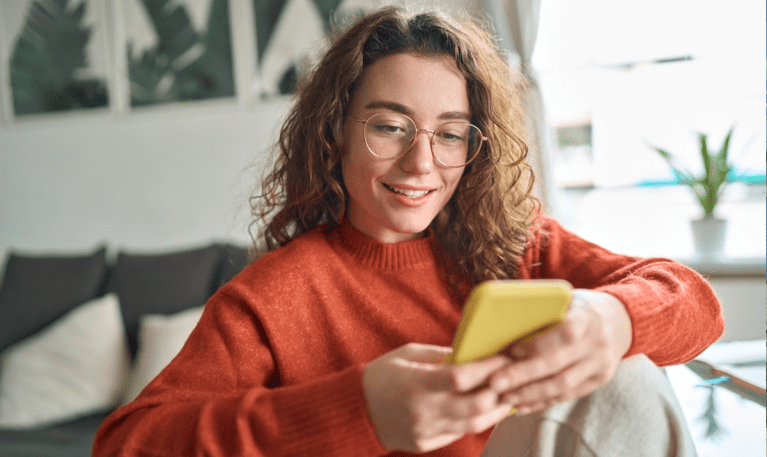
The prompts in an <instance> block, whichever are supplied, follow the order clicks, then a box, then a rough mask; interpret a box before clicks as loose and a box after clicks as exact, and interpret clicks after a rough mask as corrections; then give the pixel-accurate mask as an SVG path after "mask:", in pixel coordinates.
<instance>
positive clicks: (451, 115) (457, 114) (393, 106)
mask: <svg viewBox="0 0 767 457" xmlns="http://www.w3.org/2000/svg"><path fill="white" fill-rule="evenodd" d="M376 108H384V109H388V110H389V111H394V112H395V113H400V114H404V115H406V116H411V117H412V116H413V115H414V114H415V113H414V112H413V110H411V109H410V108H408V107H407V106H405V105H400V104H399V103H394V102H384V101H378V102H370V103H368V104H367V105H365V109H376ZM437 119H443V120H451V119H462V120H466V121H471V116H469V114H468V113H464V112H461V111H447V112H444V113H442V114H440V115H439V116H438V117H437Z"/></svg>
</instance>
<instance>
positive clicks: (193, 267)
mask: <svg viewBox="0 0 767 457" xmlns="http://www.w3.org/2000/svg"><path fill="white" fill-rule="evenodd" d="M220 256H221V251H220V249H219V248H218V247H217V246H214V245H211V246H208V247H204V248H200V249H194V250H189V251H178V252H171V253H163V254H130V253H124V252H123V253H120V254H119V255H118V257H117V262H116V264H115V267H114V269H113V271H112V274H111V275H110V278H109V282H108V286H107V291H108V292H117V295H118V296H119V298H120V308H121V309H122V313H123V320H124V322H125V330H126V333H127V335H128V346H129V348H130V351H131V356H133V357H135V356H136V351H137V349H138V334H137V333H138V327H139V320H140V318H141V316H142V315H143V314H173V313H176V312H179V311H183V310H185V309H188V308H192V307H195V306H202V305H204V304H205V302H206V301H207V299H208V297H210V295H211V294H212V293H213V291H214V288H215V285H216V284H215V283H216V279H217V274H218V269H219V259H220Z"/></svg>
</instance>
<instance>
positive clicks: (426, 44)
mask: <svg viewBox="0 0 767 457" xmlns="http://www.w3.org/2000/svg"><path fill="white" fill-rule="evenodd" d="M401 52H412V53H418V54H423V55H434V56H437V55H440V56H441V55H448V56H450V57H451V58H453V59H454V60H455V62H456V64H457V65H458V68H459V70H460V71H461V72H462V73H463V75H464V76H465V78H466V83H467V92H468V97H469V103H470V106H471V112H472V124H474V125H476V126H478V127H479V128H480V129H481V130H482V132H483V133H484V134H485V136H487V138H488V141H487V142H485V144H484V146H483V147H482V150H481V151H480V155H479V157H477V159H475V160H474V161H473V162H472V163H470V164H469V165H468V166H467V167H466V169H465V170H464V173H463V176H462V178H461V180H460V182H459V184H458V187H457V189H456V191H455V194H454V195H453V198H451V200H450V201H449V202H448V204H447V205H446V206H445V208H444V209H443V210H442V211H441V212H440V214H439V215H438V216H437V217H436V218H435V219H434V221H433V222H432V224H431V227H432V229H433V230H434V234H435V237H436V239H437V240H438V242H439V243H440V245H441V247H442V249H443V250H444V252H445V253H446V254H447V255H448V256H449V257H450V258H451V259H452V260H454V261H455V262H457V264H458V265H459V266H460V267H461V269H462V270H463V271H464V272H465V273H467V274H469V276H470V277H471V279H472V280H474V281H475V282H479V281H482V280H485V279H502V278H514V277H516V276H517V273H518V268H519V262H520V259H521V257H522V255H523V253H524V250H525V248H526V245H527V242H528V240H529V239H530V237H531V236H532V227H533V214H534V211H535V208H536V207H537V206H538V201H537V200H536V199H535V198H534V197H533V196H532V194H531V191H532V186H533V175H532V171H531V169H530V166H529V165H528V164H527V162H526V160H525V158H526V157H527V146H526V145H525V143H524V142H523V140H522V139H521V133H520V132H524V127H525V126H524V120H525V119H524V116H523V114H522V111H523V110H522V97H521V94H522V91H523V88H524V84H523V81H522V78H521V77H520V76H519V75H516V74H512V73H511V71H510V69H509V65H508V62H507V60H506V59H505V57H504V54H503V52H502V51H501V50H500V49H499V48H498V46H497V43H496V41H495V40H494V39H493V37H492V35H490V34H489V33H488V32H487V31H486V30H485V28H484V27H483V26H482V25H480V24H478V23H477V22H475V21H474V20H471V19H466V20H464V21H463V22H461V23H460V24H459V23H458V22H456V21H454V20H453V19H451V18H449V17H447V16H443V15H441V14H439V13H428V14H427V13H420V14H408V13H406V12H405V11H403V10H402V9H401V8H397V7H388V8H384V9H381V10H378V11H377V12H374V13H372V14H369V15H366V16H363V17H362V18H360V19H359V20H357V21H356V22H355V23H354V24H352V25H351V26H350V27H349V28H348V29H347V31H346V32H345V33H343V34H341V35H340V36H339V37H338V38H337V39H336V40H335V41H334V43H333V44H332V45H331V47H330V48H329V50H328V51H327V53H326V54H325V56H324V58H323V59H322V60H321V61H320V62H319V64H318V65H317V67H316V68H315V69H314V71H313V72H312V73H310V74H309V75H308V77H307V78H305V80H303V81H302V82H301V84H300V85H299V88H298V91H297V99H296V103H295V105H294V107H293V108H292V110H291V112H290V113H289V115H288V118H287V119H286V121H285V123H284V125H283V127H282V130H281V131H280V136H279V141H278V145H277V147H278V149H279V154H278V156H277V157H276V162H275V163H274V167H273V169H272V170H271V172H270V173H269V175H268V176H266V178H265V179H264V180H263V182H262V189H261V193H260V194H259V195H257V196H254V197H252V198H251V209H252V213H253V216H254V218H255V219H254V222H253V224H252V226H254V225H257V224H263V227H262V229H263V233H262V235H263V241H264V242H265V245H266V248H267V249H268V250H271V249H274V248H276V247H279V246H283V245H285V244H287V243H288V242H290V241H291V240H293V239H295V238H297V237H298V236H300V235H302V234H303V233H306V232H307V231H309V230H311V229H313V228H315V227H317V226H319V225H321V224H325V223H332V222H336V223H337V222H339V221H340V219H341V218H342V217H343V214H344V211H345V208H346V202H347V195H348V194H347V193H346V190H345V187H344V183H343V177H342V175H341V157H342V154H343V150H342V148H341V146H340V144H341V143H342V142H341V141H340V139H341V138H342V134H343V123H344V118H345V116H346V114H347V110H348V108H349V105H350V103H351V100H352V96H353V94H354V88H355V83H356V82H357V80H358V79H359V77H360V75H361V74H362V71H363V69H364V68H365V67H366V66H367V65H370V64H371V63H373V62H374V61H376V59H379V58H381V57H383V56H386V55H390V54H392V53H401ZM251 228H252V227H251Z"/></svg>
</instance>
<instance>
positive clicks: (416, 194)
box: [384, 184, 433, 198]
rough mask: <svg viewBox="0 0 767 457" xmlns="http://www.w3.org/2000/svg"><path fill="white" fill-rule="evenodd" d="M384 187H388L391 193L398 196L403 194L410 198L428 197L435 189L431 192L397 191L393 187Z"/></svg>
mask: <svg viewBox="0 0 767 457" xmlns="http://www.w3.org/2000/svg"><path fill="white" fill-rule="evenodd" d="M384 187H386V188H387V189H389V190H390V191H392V192H394V193H396V194H401V195H404V196H406V197H408V198H418V197H423V196H424V195H427V194H429V193H431V192H432V191H433V189H429V190H413V189H397V188H396V187H392V186H390V185H388V184H384Z"/></svg>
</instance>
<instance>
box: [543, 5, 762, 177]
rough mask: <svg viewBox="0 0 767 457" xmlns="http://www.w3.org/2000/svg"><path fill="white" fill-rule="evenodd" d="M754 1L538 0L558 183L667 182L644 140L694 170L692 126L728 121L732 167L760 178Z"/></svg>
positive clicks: (714, 127) (712, 128) (717, 139)
mask: <svg viewBox="0 0 767 457" xmlns="http://www.w3.org/2000/svg"><path fill="white" fill-rule="evenodd" d="M764 17H765V4H764V2H755V1H753V0H733V1H730V2H711V1H703V2H701V1H695V0H670V1H669V0H647V1H643V2H614V1H609V0H580V1H578V2H569V1H566V0H543V1H542V5H541V18H540V26H539V33H538V42H537V46H536V50H535V54H534V56H533V66H534V67H535V69H536V71H537V72H538V76H539V81H540V84H541V88H542V91H543V94H544V100H545V103H546V110H547V114H548V119H549V122H550V124H551V125H552V126H553V128H554V131H555V132H556V134H557V142H556V143H557V144H558V146H559V148H558V151H555V153H554V156H555V161H556V165H555V171H554V174H555V177H556V180H557V183H558V184H559V185H561V186H563V187H570V186H584V185H585V186H594V187H612V186H634V185H643V184H644V185H647V184H653V183H658V182H673V180H674V176H673V174H672V173H671V171H670V170H669V169H668V167H667V166H666V165H665V163H664V162H663V161H662V160H661V158H660V157H659V156H658V155H657V154H656V153H655V152H654V151H653V150H652V149H651V148H650V146H649V145H656V146H659V147H663V148H665V149H668V150H670V151H672V152H673V153H675V154H677V155H679V156H680V157H683V161H684V162H685V163H686V164H688V165H689V166H690V168H691V169H692V170H700V169H702V164H700V160H699V156H698V154H697V132H703V133H707V134H708V135H709V138H710V144H711V145H714V146H717V147H718V146H719V145H721V141H722V140H723V138H724V136H725V135H726V132H727V131H728V130H729V128H730V127H733V126H734V127H735V130H734V133H733V136H732V143H731V148H730V150H731V152H732V157H733V159H734V162H735V167H736V170H735V172H734V175H733V178H734V179H736V180H743V181H748V182H754V181H757V182H764V179H765V178H764V177H765V167H764V162H763V161H762V160H763V159H762V154H763V147H764V145H765V141H766V140H765V122H764V119H765V117H764V116H765V111H764V98H763V97H764V90H765V86H764V84H765V80H764V79H763V78H764V76H765V60H764V59H765V21H764V19H763V18H764Z"/></svg>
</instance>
